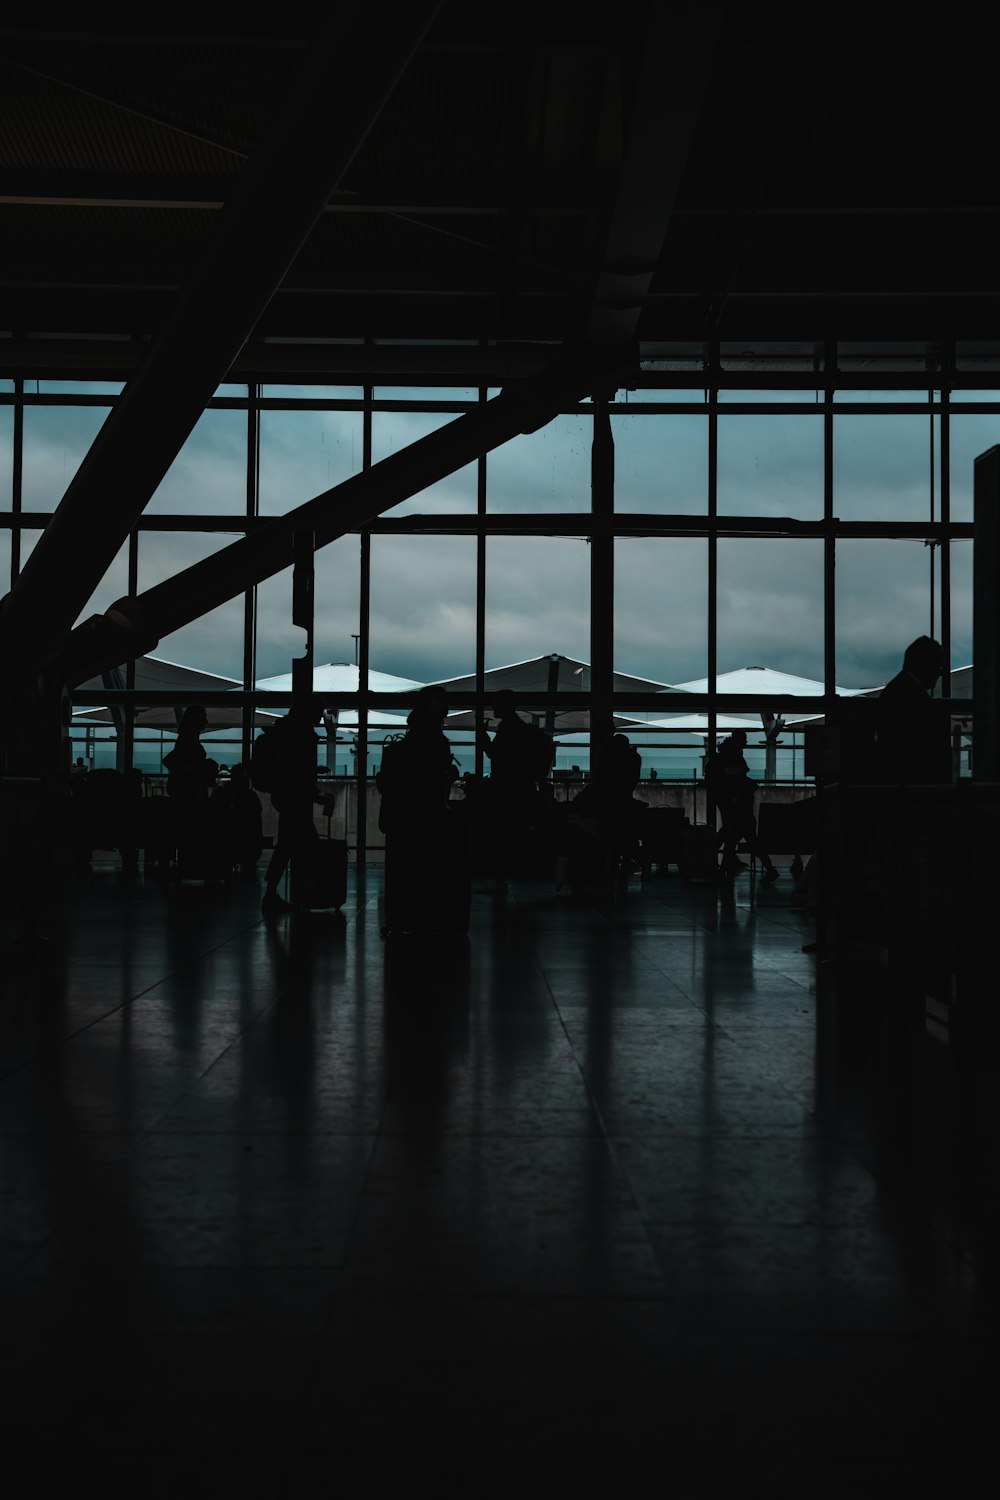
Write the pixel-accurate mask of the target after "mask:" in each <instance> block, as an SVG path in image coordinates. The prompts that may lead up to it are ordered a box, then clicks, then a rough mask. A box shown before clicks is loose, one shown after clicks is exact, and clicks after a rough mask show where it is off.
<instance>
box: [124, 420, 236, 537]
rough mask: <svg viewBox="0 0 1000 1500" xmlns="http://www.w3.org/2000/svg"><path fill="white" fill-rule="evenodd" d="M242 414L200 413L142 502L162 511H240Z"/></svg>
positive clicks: (156, 512)
mask: <svg viewBox="0 0 1000 1500" xmlns="http://www.w3.org/2000/svg"><path fill="white" fill-rule="evenodd" d="M246 508H247V414H246V412H245V411H235V410H215V409H212V408H210V409H209V410H208V411H204V412H202V414H201V416H200V417H199V418H198V421H197V424H196V425H195V427H194V430H193V431H192V433H191V436H190V437H189V438H188V440H187V442H186V443H185V444H184V446H183V448H182V449H181V451H180V453H178V455H177V457H176V458H175V459H174V461H173V463H172V464H171V465H170V468H169V469H168V470H167V473H166V474H165V475H164V477H163V481H162V483H161V484H160V486H159V488H158V489H157V491H156V493H155V494H154V495H153V498H152V500H151V501H150V502H149V505H148V506H147V507H146V509H147V510H148V511H150V512H151V513H152V514H159V515H163V514H164V513H165V512H166V513H170V512H172V513H174V514H177V515H198V516H205V515H214V514H219V515H245V514H246Z"/></svg>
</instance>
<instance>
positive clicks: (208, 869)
mask: <svg viewBox="0 0 1000 1500" xmlns="http://www.w3.org/2000/svg"><path fill="white" fill-rule="evenodd" d="M207 727H208V715H207V714H206V712H205V710H204V708H203V707H202V705H201V704H200V703H194V704H192V705H191V706H190V707H188V708H186V709H185V710H184V712H183V714H182V715H181V721H180V724H179V725H178V727H177V741H176V744H175V745H174V748H173V749H172V750H170V751H168V753H167V754H166V755H165V756H164V757H163V764H164V765H165V766H166V768H167V796H168V797H169V798H170V802H171V813H172V817H171V822H172V823H173V831H172V837H171V839H170V845H171V847H172V848H173V850H174V852H175V854H176V860H177V863H176V867H175V874H176V876H177V878H178V879H179V880H183V879H186V878H189V877H193V878H196V879H201V878H204V879H221V878H224V877H228V875H229V874H230V873H231V866H230V865H229V864H228V851H223V849H222V846H221V842H220V839H219V837H218V836H217V835H218V829H217V827H216V825H215V821H214V820H210V819H209V817H208V801H209V794H210V792H211V789H212V787H213V786H214V785H215V778H216V776H217V774H218V770H219V767H218V763H217V762H216V761H214V760H212V759H211V758H210V757H209V756H208V755H207V754H206V752H205V747H204V745H203V744H202V743H201V736H202V735H203V734H204V732H205V730H206V729H207Z"/></svg>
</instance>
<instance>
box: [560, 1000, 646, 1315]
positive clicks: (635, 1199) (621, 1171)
mask: <svg viewBox="0 0 1000 1500" xmlns="http://www.w3.org/2000/svg"><path fill="white" fill-rule="evenodd" d="M553 1004H554V1005H555V1009H556V1013H557V1015H558V1016H559V1023H560V1025H561V1026H562V1029H563V1033H564V1035H565V1037H566V1040H567V1042H568V1043H569V1046H570V1049H571V1051H572V1054H573V1057H574V1059H575V1060H576V1065H577V1067H578V1068H579V1070H580V1077H581V1079H582V1081H583V1086H584V1088H585V1089H586V1091H587V1097H588V1099H589V1100H590V1107H591V1109H592V1110H593V1112H594V1115H595V1117H596V1119H597V1121H598V1123H599V1125H600V1128H601V1135H602V1136H603V1139H604V1145H605V1149H606V1150H607V1153H608V1156H609V1158H610V1161H611V1165H612V1167H613V1169H614V1172H615V1176H616V1177H617V1179H618V1181H619V1183H620V1184H621V1186H622V1187H623V1188H624V1189H625V1192H626V1194H627V1196H628V1199H629V1202H630V1204H631V1206H632V1208H633V1210H634V1211H635V1214H636V1216H637V1218H638V1220H639V1224H640V1226H641V1228H642V1235H643V1241H644V1243H645V1246H646V1249H647V1251H649V1252H651V1253H652V1256H653V1260H654V1263H655V1265H656V1267H657V1269H658V1272H659V1275H660V1279H661V1280H662V1281H663V1283H664V1286H665V1287H666V1286H667V1284H668V1278H667V1276H666V1274H665V1271H664V1267H663V1265H662V1264H661V1262H660V1257H659V1255H658V1254H657V1251H656V1245H655V1244H654V1242H653V1239H652V1236H651V1234H650V1231H649V1224H648V1222H647V1220H646V1215H645V1213H644V1212H643V1207H642V1202H641V1200H640V1198H639V1195H638V1193H637V1192H636V1188H635V1184H634V1183H633V1181H632V1178H631V1177H630V1175H629V1173H628V1171H627V1169H626V1167H625V1165H624V1163H623V1162H622V1158H621V1154H620V1152H619V1150H618V1147H617V1145H616V1143H615V1140H614V1138H613V1136H612V1134H611V1132H610V1131H609V1129H608V1126H607V1122H606V1120H605V1118H604V1114H603V1111H602V1110H601V1107H600V1104H599V1103H598V1101H597V1098H596V1097H595V1094H594V1091H593V1089H592V1087H591V1082H590V1079H589V1077H588V1076H587V1069H586V1068H585V1066H584V1064H583V1060H582V1059H581V1057H580V1055H579V1052H578V1050H577V1047H576V1045H575V1043H574V1041H573V1038H572V1037H571V1036H570V1034H569V1029H568V1027H567V1025H566V1021H565V1018H564V1017H563V1015H562V1012H561V1011H560V1009H559V1004H558V1001H557V1000H556V998H555V996H553Z"/></svg>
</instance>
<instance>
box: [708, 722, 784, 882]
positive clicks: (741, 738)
mask: <svg viewBox="0 0 1000 1500" xmlns="http://www.w3.org/2000/svg"><path fill="white" fill-rule="evenodd" d="M746 744H747V736H746V730H745V729H734V730H733V732H732V734H731V735H730V736H729V738H728V739H725V740H723V742H722V744H721V745H720V746H719V748H718V750H717V751H716V752H715V754H714V755H713V756H712V757H711V759H710V761H709V764H708V767H707V768H706V773H705V774H706V780H707V782H708V789H709V791H710V792H711V794H712V799H713V801H714V802H715V805H716V807H717V808H718V810H719V813H720V815H721V817H722V827H721V828H720V830H719V838H718V842H719V843H720V844H721V845H722V873H723V875H735V874H736V873H737V871H738V870H741V869H743V868H745V866H744V865H743V863H742V861H741V860H740V858H739V855H738V853H737V850H738V848H739V845H740V843H741V842H744V841H745V842H746V843H747V844H748V845H749V848H750V852H751V854H756V855H757V857H758V859H759V860H760V862H761V864H762V865H763V867H764V879H765V880H767V881H771V880H777V878H778V871H777V870H776V869H775V867H774V865H773V864H772V863H771V856H770V855H769V854H768V853H767V851H766V850H764V849H761V848H760V847H759V844H758V841H757V820H756V818H755V817H754V797H755V796H756V793H757V787H756V784H755V783H754V781H753V780H752V779H751V776H750V767H749V766H748V765H747V763H746V760H745V758H744V755H743V752H744V750H745V749H746Z"/></svg>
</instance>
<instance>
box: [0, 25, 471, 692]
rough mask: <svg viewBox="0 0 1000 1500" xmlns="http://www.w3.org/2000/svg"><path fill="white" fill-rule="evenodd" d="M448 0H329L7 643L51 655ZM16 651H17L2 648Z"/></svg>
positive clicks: (16, 607)
mask: <svg viewBox="0 0 1000 1500" xmlns="http://www.w3.org/2000/svg"><path fill="white" fill-rule="evenodd" d="M440 6H441V0H402V3H390V4H388V6H385V5H382V6H377V7H365V6H352V7H350V15H349V17H348V18H347V19H345V15H344V10H343V8H342V7H330V8H329V9H330V19H329V20H328V21H327V23H326V24H325V25H324V27H323V29H322V31H321V32H320V34H319V36H318V37H317V38H316V41H315V44H314V45H313V46H311V47H310V48H308V49H307V53H306V60H305V62H304V64H303V68H302V71H301V73H300V74H299V76H298V78H297V79H296V82H295V84H294V86H293V88H292V89H291V90H290V94H289V98H288V100H287V103H286V105H285V107H284V110H283V112H282V113H281V115H280V117H279V119H278V121H277V122H276V124H275V126H274V128H273V129H272V131H271V133H270V134H269V136H268V137H267V139H266V140H265V142H264V143H263V145H262V146H261V148H260V150H259V151H258V152H257V153H256V155H255V156H254V157H253V159H252V160H251V162H250V164H249V166H248V167H247V170H246V172H245V173H244V174H243V176H242V177H241V178H240V179H239V181H238V184H237V186H236V188H235V189H234V193H233V196H232V197H231V199H230V201H229V202H228V203H227V204H226V207H225V209H224V210H223V212H222V213H221V214H220V216H219V223H218V226H217V231H216V233H215V234H214V235H213V238H212V242H211V244H210V246H209V248H208V250H207V252H206V254H205V257H204V259H203V261H202V263H201V264H200V266H199V267H198V269H197V270H196V272H195V273H194V275H193V277H192V279H191V282H190V284H189V285H188V287H187V288H186V289H185V290H184V291H183V292H182V293H181V294H180V296H179V298H178V300H177V303H176V305H175V307H174V309H173V312H172V314H171V315H170V316H169V317H168V319H167V321H166V323H165V325H164V326H163V328H162V329H161V330H160V332H159V334H158V336H157V337H156V339H155V340H154V342H153V344H152V346H151V348H150V351H149V354H148V357H147V358H146V359H145V361H144V362H143V364H142V366H141V367H140V369H139V370H138V371H137V373H136V375H135V376H134V377H133V378H132V379H131V380H130V381H129V383H128V385H127V386H126V389H125V391H124V393H123V395H122V398H121V400H120V401H119V403H118V405H117V406H116V407H115V409H114V411H113V412H112V413H111V415H110V416H109V418H108V420H107V422H106V423H105V424H104V426H103V428H102V429H101V431H100V432H99V433H98V435H97V438H96V439H95V441H94V444H93V446H92V447H91V449H90V451H89V453H88V454H87V456H86V458H85V459H84V461H83V463H82V465H81V466H80V469H79V470H78V472H77V474H76V476H75V478H74V479H73V481H72V482H71V484H70V486H69V488H68V489H67V491H66V494H65V495H64V497H63V499H62V501H61V503H60V505H59V507H58V509H57V511H56V513H55V515H54V516H53V518H52V520H51V522H50V523H49V525H48V527H47V528H46V530H45V532H44V533H43V535H42V537H41V538H40V540H39V542H38V545H37V546H36V548H35V550H34V552H33V553H32V555H31V557H30V558H29V559H28V562H27V565H26V566H25V568H24V571H23V572H22V574H21V575H20V577H19V578H18V580H17V583H16V584H15V586H14V588H13V589H12V591H11V593H10V595H9V596H8V597H7V599H6V600H5V602H4V610H3V617H2V626H3V636H2V641H0V644H2V646H3V649H4V652H5V654H6V653H13V659H14V660H16V661H17V662H18V664H19V665H20V666H22V667H23V666H25V665H27V664H30V663H31V662H36V663H38V664H44V663H45V662H47V661H49V660H51V659H52V657H53V656H54V655H55V654H56V653H57V652H58V651H59V650H60V648H61V647H62V645H63V644H64V642H65V639H66V636H67V633H68V632H69V630H70V628H71V627H72V625H73V621H74V620H75V619H76V618H77V616H78V615H79V613H80V611H81V609H83V607H84V606H85V604H86V602H87V600H88V599H89V597H90V595H91V594H92V592H93V590H94V588H95V586H96V584H97V583H98V582H99V580H100V578H101V577H102V576H103V574H104V573H105V571H106V569H107V568H108V567H109V566H110V564H111V561H112V559H113V558H114V556H115V554H116V553H117V551H118V548H119V547H120V546H121V544H122V543H123V542H124V540H125V538H126V537H127V536H128V533H129V531H130V530H131V528H132V526H133V525H134V524H135V522H136V520H137V519H138V517H139V516H140V515H141V514H142V511H143V510H144V508H145V506H146V505H147V504H148V502H149V500H150V497H151V496H152V494H153V493H154V491H155V489H156V487H157V485H158V484H159V483H160V481H161V480H162V478H163V476H164V475H165V474H166V472H167V470H168V469H169V467H170V465H171V463H172V462H173V460H174V458H175V457H176V455H177V453H178V451H179V450H180V448H181V446H182V444H183V443H184V441H185V439H186V438H187V437H188V435H189V433H190V432H191V430H192V428H193V427H194V425H195V423H196V422H197V420H198V418H199V416H200V415H201V413H202V412H203V410H204V409H205V406H206V405H207V403H208V401H209V399H210V397H211V396H212V394H213V392H214V391H215V389H216V387H217V386H218V384H219V382H220V380H222V379H223V378H224V376H225V375H226V373H227V371H228V370H229V368H230V366H231V365H232V363H233V360H234V359H235V357H236V356H237V355H238V354H239V352H240V349H241V348H242V347H243V344H244V343H245V342H246V340H247V338H248V337H249V336H250V334H251V333H252V332H253V329H254V327H255V325H256V323H257V321H258V319H259V318H260V316H261V314H262V313H263V311H264V309H265V308H266V307H267V304H268V302H269V301H270V300H271V298H272V296H273V295H274V293H275V291H276V290H277V288H278V287H279V286H280V285H281V282H282V279H283V278H284V276H285V274H286V273H287V271H288V269H289V267H290V266H291V264H292V262H293V261H294V259H295V257H296V255H297V254H298V252H299V250H300V249H301V247H302V245H303V243H304V241H305V239H306V237H307V236H308V234H309V231H310V230H311V229H312V227H313V225H314V224H315V222H316V220H317V219H318V218H319V215H320V214H321V213H322V212H323V209H324V208H325V206H326V204H327V202H328V201H329V198H330V195H331V193H332V192H333V191H334V190H335V188H336V187H337V185H338V183H339V182H340V180H341V178H342V176H343V174H344V173H345V171H346V170H347V168H348V167H349V165H350V163H351V161H352V160H353V158H354V156H355V155H356V153H357V151H358V149H359V147H360V146H361V144H362V142H363V141H364V139H365V137H366V136H367V134H368V132H369V130H370V129H371V127H372V125H373V124H374V122H375V120H376V119H377V117H378V115H379V113H380V111H381V109H382V107H383V105H384V104H385V102H386V100H387V98H388V97H389V95H390V94H391V92H392V90H393V88H394V87H395V84H396V82H397V80H398V79H399V77H400V75H401V74H402V72H403V70H404V69H405V67H406V65H407V63H408V62H409V60H410V58H411V57H412V56H413V53H414V51H415V50H416V48H417V47H418V46H419V44H420V42H421V40H422V38H423V37H424V35H425V33H426V31H427V29H428V27H429V25H430V23H431V21H432V20H433V18H434V16H435V15H436V13H437V11H438V10H439V9H440ZM7 659H8V660H10V659H11V657H10V656H8V658H7Z"/></svg>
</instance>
